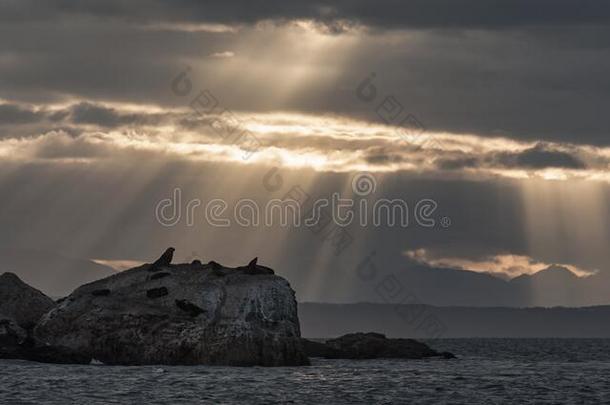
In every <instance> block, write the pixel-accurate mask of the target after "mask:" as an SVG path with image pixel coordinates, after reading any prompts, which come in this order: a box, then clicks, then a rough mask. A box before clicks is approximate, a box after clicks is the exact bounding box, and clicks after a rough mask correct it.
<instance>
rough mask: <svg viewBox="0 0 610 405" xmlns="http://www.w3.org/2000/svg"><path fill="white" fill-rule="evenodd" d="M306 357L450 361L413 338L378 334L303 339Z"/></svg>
mask: <svg viewBox="0 0 610 405" xmlns="http://www.w3.org/2000/svg"><path fill="white" fill-rule="evenodd" d="M303 341H304V342H303V346H304V348H305V351H306V352H307V355H308V356H311V357H324V358H327V359H379V358H397V359H423V358H427V357H443V358H454V357H455V356H453V354H451V353H448V352H442V353H439V352H437V351H436V350H433V349H431V348H430V347H429V346H428V345H426V344H425V343H422V342H418V341H417V340H413V339H388V338H386V337H385V335H383V334H381V333H372V332H370V333H349V334H347V335H343V336H341V337H338V338H336V339H330V340H327V341H326V342H324V343H321V342H314V341H309V340H306V339H303Z"/></svg>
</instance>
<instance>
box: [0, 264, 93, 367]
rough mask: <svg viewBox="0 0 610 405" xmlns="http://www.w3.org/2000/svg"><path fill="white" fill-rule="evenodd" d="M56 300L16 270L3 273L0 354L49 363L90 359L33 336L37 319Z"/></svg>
mask: <svg viewBox="0 0 610 405" xmlns="http://www.w3.org/2000/svg"><path fill="white" fill-rule="evenodd" d="M54 306H55V302H53V300H52V299H51V298H49V297H47V296H46V295H44V294H43V293H42V292H40V291H38V290H37V289H35V288H33V287H30V286H29V285H27V284H26V283H24V282H23V281H21V280H20V279H19V277H17V276H16V275H15V274H13V273H4V274H2V275H0V358H2V359H23V360H31V361H39V362H48V363H88V362H89V358H88V357H87V356H83V355H81V354H78V353H76V352H73V351H71V350H70V349H67V348H63V347H53V346H46V345H40V344H38V342H36V340H35V339H33V338H32V336H31V334H32V329H33V327H34V325H35V324H36V322H38V320H39V319H40V318H41V317H42V316H43V315H44V314H45V313H46V312H48V311H49V310H51V309H52V308H53V307H54Z"/></svg>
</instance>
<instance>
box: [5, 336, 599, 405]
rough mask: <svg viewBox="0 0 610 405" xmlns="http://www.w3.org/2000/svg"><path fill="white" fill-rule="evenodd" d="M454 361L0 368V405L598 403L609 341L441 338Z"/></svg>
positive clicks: (437, 344)
mask: <svg viewBox="0 0 610 405" xmlns="http://www.w3.org/2000/svg"><path fill="white" fill-rule="evenodd" d="M427 343H429V344H430V345H431V346H432V347H434V348H435V349H439V350H448V351H451V352H453V353H455V354H456V355H457V356H458V359H455V360H440V359H431V360H362V361H349V360H324V359H313V365H312V366H310V367H279V368H264V367H251V368H241V367H239V368H234V367H206V366H196V367H168V366H147V367H115V366H103V365H97V366H96V365H91V366H66V365H48V364H39V363H31V362H25V361H0V403H2V404H62V405H63V404H69V403H75V404H132V403H143V404H179V403H185V404H272V403H278V404H308V405H309V404H367V405H369V404H469V405H470V404H520V403H523V404H547V403H548V404H603V403H610V340H609V339H590V340H589V339H440V340H430V341H427Z"/></svg>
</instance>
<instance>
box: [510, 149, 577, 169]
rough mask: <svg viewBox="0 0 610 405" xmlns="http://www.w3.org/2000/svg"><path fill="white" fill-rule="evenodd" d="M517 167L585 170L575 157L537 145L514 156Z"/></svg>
mask: <svg viewBox="0 0 610 405" xmlns="http://www.w3.org/2000/svg"><path fill="white" fill-rule="evenodd" d="M514 158H515V159H514V160H515V163H516V165H517V166H522V167H526V168H534V169H542V168H546V167H558V168H564V169H585V168H586V167H587V166H586V165H585V163H584V162H582V161H581V160H580V159H578V158H577V157H576V156H574V155H571V154H570V153H567V152H562V151H556V150H549V149H547V148H546V147H545V146H544V145H543V144H541V143H539V144H537V145H536V146H534V147H533V148H531V149H528V150H526V151H523V152H521V153H519V154H517V155H515V156H514Z"/></svg>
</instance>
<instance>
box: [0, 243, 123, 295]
mask: <svg viewBox="0 0 610 405" xmlns="http://www.w3.org/2000/svg"><path fill="white" fill-rule="evenodd" d="M3 272H12V273H15V274H17V275H18V276H19V278H21V279H22V280H23V281H25V282H26V283H28V284H29V285H31V286H33V287H35V288H37V289H39V290H41V291H43V292H44V293H45V294H47V295H48V296H50V297H54V298H58V297H63V296H65V295H68V294H69V293H71V292H72V291H73V290H74V289H76V288H77V287H79V286H81V285H82V284H85V283H89V282H91V281H94V280H98V279H100V278H104V277H107V276H109V275H111V274H115V273H116V271H114V270H113V269H112V268H111V267H109V266H104V265H101V264H98V263H95V262H93V261H91V260H86V259H78V258H69V257H65V256H62V255H59V254H55V253H52V252H48V251H38V250H26V249H0V273H3Z"/></svg>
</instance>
